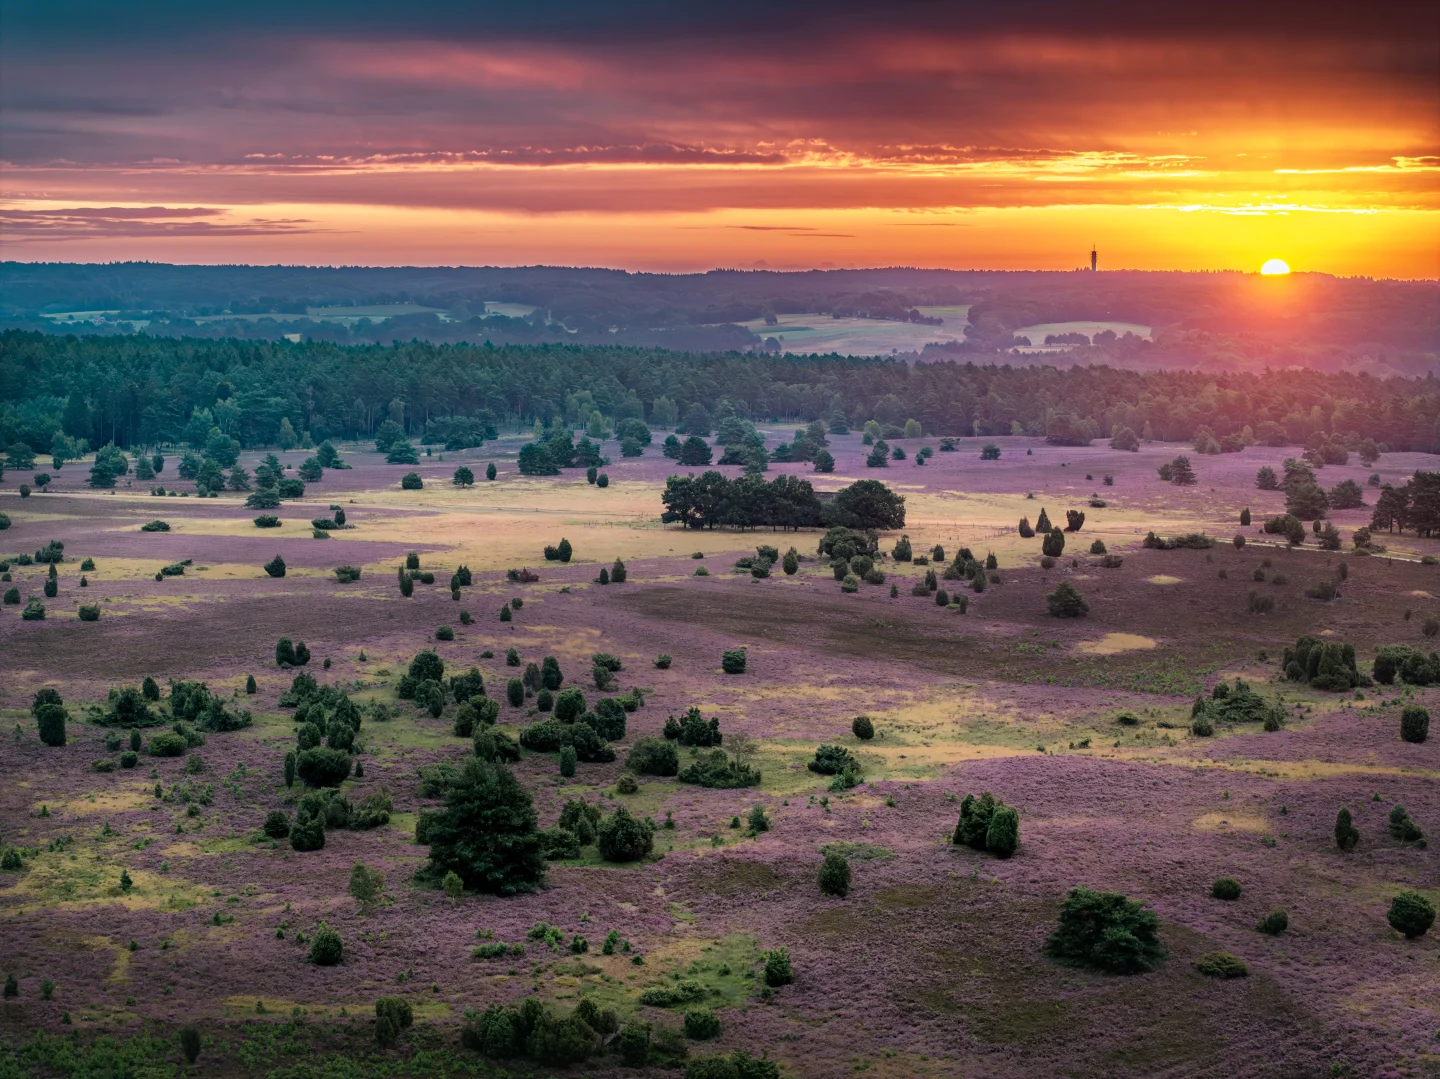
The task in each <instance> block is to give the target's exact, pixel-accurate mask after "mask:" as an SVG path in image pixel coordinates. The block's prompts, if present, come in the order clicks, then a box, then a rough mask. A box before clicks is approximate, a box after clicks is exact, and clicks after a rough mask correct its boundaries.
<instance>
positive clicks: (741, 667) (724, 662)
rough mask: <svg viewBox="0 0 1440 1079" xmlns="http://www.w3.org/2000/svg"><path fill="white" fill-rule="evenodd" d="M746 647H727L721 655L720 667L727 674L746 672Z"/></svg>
mask: <svg viewBox="0 0 1440 1079" xmlns="http://www.w3.org/2000/svg"><path fill="white" fill-rule="evenodd" d="M745 653H746V649H744V648H732V649H727V650H726V651H725V652H723V653H722V654H721V656H720V669H721V670H723V671H724V672H725V673H726V674H744V673H745V665H746V655H745Z"/></svg>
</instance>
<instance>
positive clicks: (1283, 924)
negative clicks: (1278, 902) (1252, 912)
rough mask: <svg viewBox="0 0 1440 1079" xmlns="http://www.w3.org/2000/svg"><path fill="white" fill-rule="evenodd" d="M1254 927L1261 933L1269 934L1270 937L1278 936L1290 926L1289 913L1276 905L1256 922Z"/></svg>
mask: <svg viewBox="0 0 1440 1079" xmlns="http://www.w3.org/2000/svg"><path fill="white" fill-rule="evenodd" d="M1255 928H1256V929H1258V930H1259V931H1260V932H1262V933H1268V934H1270V936H1272V937H1278V936H1279V935H1280V934H1281V933H1283V932H1285V930H1287V929H1289V928H1290V915H1288V914H1286V913H1285V912H1284V911H1283V910H1281V909H1279V908H1278V907H1277V908H1276V909H1275V910H1272V911H1271V912H1270V913H1268V914H1267V915H1265V917H1263V918H1261V919H1260V920H1259V921H1258V922H1256V923H1255Z"/></svg>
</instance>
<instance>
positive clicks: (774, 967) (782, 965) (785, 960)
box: [761, 948, 795, 989]
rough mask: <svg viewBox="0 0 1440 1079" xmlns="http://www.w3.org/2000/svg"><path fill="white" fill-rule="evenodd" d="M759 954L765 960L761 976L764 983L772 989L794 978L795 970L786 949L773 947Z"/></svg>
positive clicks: (786, 983) (788, 982)
mask: <svg viewBox="0 0 1440 1079" xmlns="http://www.w3.org/2000/svg"><path fill="white" fill-rule="evenodd" d="M761 955H762V957H763V958H764V960H765V967H764V971H763V977H764V979H765V984H766V985H768V986H770V987H771V988H772V989H778V988H779V987H780V986H782V985H789V984H790V983H791V982H793V981H794V980H795V971H794V968H793V967H792V966H791V963H790V952H789V950H788V949H785V948H774V949H772V950H770V951H768V952H762V953H761Z"/></svg>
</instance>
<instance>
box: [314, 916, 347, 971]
mask: <svg viewBox="0 0 1440 1079" xmlns="http://www.w3.org/2000/svg"><path fill="white" fill-rule="evenodd" d="M344 952H345V944H344V942H343V941H342V940H341V939H340V934H339V933H337V932H335V930H333V929H331V928H330V927H329V926H328V925H326V924H325V923H324V922H321V923H320V928H319V929H317V930H316V931H315V936H314V937H312V938H311V940H310V962H312V963H314V964H315V965H316V966H321V967H333V966H334V965H335V964H336V963H338V962H340V960H341V959H343V958H344Z"/></svg>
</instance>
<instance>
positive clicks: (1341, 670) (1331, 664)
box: [1280, 636, 1373, 693]
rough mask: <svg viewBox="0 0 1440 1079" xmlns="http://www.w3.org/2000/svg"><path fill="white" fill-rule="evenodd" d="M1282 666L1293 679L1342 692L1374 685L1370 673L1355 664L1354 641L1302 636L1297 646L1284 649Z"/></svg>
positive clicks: (1293, 680)
mask: <svg viewBox="0 0 1440 1079" xmlns="http://www.w3.org/2000/svg"><path fill="white" fill-rule="evenodd" d="M1280 669H1281V670H1282V671H1284V672H1285V677H1286V678H1288V679H1290V681H1292V682H1305V683H1308V684H1309V685H1311V686H1314V687H1315V688H1316V689H1326V690H1331V691H1333V692H1339V693H1343V692H1345V691H1347V690H1351V689H1354V688H1355V687H1357V686H1368V685H1371V684H1373V683H1372V681H1371V678H1370V676H1369V675H1367V674H1362V673H1361V672H1360V670H1359V669H1358V668H1357V667H1356V666H1355V646H1354V645H1353V644H1345V643H1343V642H1341V641H1331V640H1321V639H1320V638H1319V637H1308V636H1306V637H1301V638H1300V639H1299V640H1297V641H1296V642H1295V645H1294V647H1292V648H1287V649H1285V654H1284V656H1283V657H1282V658H1281V660H1280Z"/></svg>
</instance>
